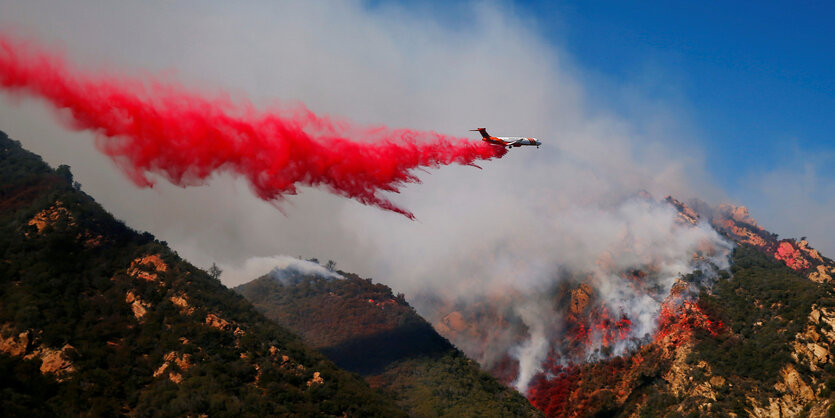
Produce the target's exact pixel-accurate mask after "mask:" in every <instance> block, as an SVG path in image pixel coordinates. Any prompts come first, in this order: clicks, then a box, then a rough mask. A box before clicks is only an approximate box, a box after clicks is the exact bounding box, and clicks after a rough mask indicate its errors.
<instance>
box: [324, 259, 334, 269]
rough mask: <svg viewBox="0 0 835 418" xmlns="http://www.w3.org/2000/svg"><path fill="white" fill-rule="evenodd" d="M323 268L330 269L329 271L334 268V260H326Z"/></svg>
mask: <svg viewBox="0 0 835 418" xmlns="http://www.w3.org/2000/svg"><path fill="white" fill-rule="evenodd" d="M325 268H326V269H328V270H330V271H334V270H336V261H333V260H328V263H327V264H325Z"/></svg>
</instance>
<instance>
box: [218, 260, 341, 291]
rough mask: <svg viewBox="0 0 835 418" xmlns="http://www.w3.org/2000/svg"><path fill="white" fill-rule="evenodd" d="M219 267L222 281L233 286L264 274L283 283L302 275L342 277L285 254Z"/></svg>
mask: <svg viewBox="0 0 835 418" xmlns="http://www.w3.org/2000/svg"><path fill="white" fill-rule="evenodd" d="M220 269H221V270H222V271H223V273H222V274H221V279H222V280H223V282H224V283H227V284H230V285H233V286H234V285H238V284H243V283H246V282H249V281H251V280H253V279H256V278H258V277H261V276H264V275H266V274H269V275H270V276H271V277H272V278H273V279H275V280H278V281H280V282H282V283H283V284H285V285H290V284H293V281H294V280H297V279H298V278H300V277H303V276H319V277H323V278H326V279H342V278H343V277H342V275H341V274H339V273H336V272H334V271H332V270H328V269H327V268H326V267H324V266H322V265H321V264H319V263H316V262H313V261H309V260H302V259H299V258H295V257H290V256H286V255H277V256H273V257H252V258H249V259H247V260H246V261H244V262H243V263H241V264H239V265H235V264H231V265H230V264H224V265H221V266H220Z"/></svg>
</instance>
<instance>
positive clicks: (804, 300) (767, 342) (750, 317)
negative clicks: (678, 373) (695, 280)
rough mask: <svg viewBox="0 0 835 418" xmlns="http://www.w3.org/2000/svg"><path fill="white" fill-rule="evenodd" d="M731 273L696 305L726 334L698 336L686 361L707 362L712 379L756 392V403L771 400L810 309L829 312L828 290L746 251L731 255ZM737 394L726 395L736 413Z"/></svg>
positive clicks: (822, 374)
mask: <svg viewBox="0 0 835 418" xmlns="http://www.w3.org/2000/svg"><path fill="white" fill-rule="evenodd" d="M731 273H732V276H731V277H729V278H727V279H724V280H720V281H718V282H717V283H716V284H715V285H714V286H713V288H712V290H711V292H709V293H708V292H707V291H704V292H702V294H701V296H700V299H699V303H700V306H702V308H703V310H704V311H705V312H706V313H708V315H710V316H712V317H715V318H718V319H720V320H722V321H723V322H724V323H725V324H727V325H728V327H729V329H728V332H723V333H719V334H716V335H711V334H709V333H705V332H701V333H700V334H699V335H697V337H698V341H699V342H698V344H697V345H696V349H695V350H694V351H693V353H692V354H691V359H690V360H691V361H694V362H695V361H699V360H704V361H707V362H708V363H709V364H710V365H711V366H712V368H713V371H714V373H715V374H717V375H720V376H724V377H727V378H731V379H734V380H736V381H738V382H739V383H738V385H741V386H742V387H743V388H747V389H749V390H751V391H753V390H754V389H755V388H756V391H754V392H756V393H758V394H759V395H760V397H767V396H774V395H776V392H775V390H774V388H773V386H774V384H775V383H776V382H777V381H778V380H779V377H780V376H779V373H780V369H781V368H783V367H784V366H785V365H786V364H790V363H792V364H793V362H792V358H791V351H792V349H791V346H790V344H791V342H792V341H794V339H795V336H796V335H797V333H799V332H801V331H803V329H804V328H805V327H806V325H807V323H808V321H809V320H808V317H809V313H810V312H811V311H812V307H813V305H817V306H824V307H832V306H835V298H833V294H832V286H831V285H824V284H818V283H815V282H812V281H810V280H809V279H808V278H806V277H803V276H801V275H800V274H798V273H797V272H795V271H794V270H791V269H790V268H788V267H786V266H785V264H784V263H781V262H780V261H777V260H775V259H774V258H772V257H768V256H767V255H766V254H764V253H763V252H761V251H758V250H757V249H756V248H753V247H750V246H741V247H739V248H737V249H736V250H735V251H734V254H733V257H732V267H731ZM820 326H826V324H823V323H821V325H820ZM803 372H804V373H805V374H809V373H811V372H810V371H809V370H803ZM833 372H835V370H832V369H831V366H830V369H829V370H824V371H821V372H819V373H815V375H816V377H817V378H819V379H823V380H824V381H825V380H827V378H828V377H831V375H832V374H833ZM742 392H743V391H742V390H737V391H733V393H731V392H729V393H728V394H727V395H728V398H730V399H731V400H732V402H731V403H730V404H731V405H730V406H733V407H734V408H736V409H739V405H740V404H741V403H744V396H743V395H744V393H742Z"/></svg>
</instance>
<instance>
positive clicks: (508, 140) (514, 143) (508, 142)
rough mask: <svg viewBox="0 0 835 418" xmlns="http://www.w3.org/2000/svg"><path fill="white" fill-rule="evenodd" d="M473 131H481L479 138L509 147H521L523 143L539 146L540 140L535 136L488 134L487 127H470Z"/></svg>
mask: <svg viewBox="0 0 835 418" xmlns="http://www.w3.org/2000/svg"><path fill="white" fill-rule="evenodd" d="M470 130H471V131H474V132H480V133H481V140H482V141H487V142H489V143H491V144H493V145H501V146H503V147H507V148H508V149H510V148H511V147H521V146H523V145H536V147H537V148H539V146H540V145H542V142H539V140H538V139H536V138H524V137H521V136H490V134H488V133H487V128H478V129H470Z"/></svg>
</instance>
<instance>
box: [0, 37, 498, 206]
mask: <svg viewBox="0 0 835 418" xmlns="http://www.w3.org/2000/svg"><path fill="white" fill-rule="evenodd" d="M0 87H2V88H3V89H5V90H7V91H10V92H13V93H16V94H23V95H29V96H34V97H39V98H41V99H44V100H45V101H46V102H47V103H49V104H50V105H52V106H53V107H54V108H56V109H59V110H65V111H67V114H68V115H69V116H70V118H69V122H70V123H69V125H70V127H71V128H72V129H75V130H91V131H93V132H95V133H96V134H97V136H98V137H97V141H96V145H97V146H98V148H99V149H100V150H101V151H102V152H103V153H105V154H106V155H108V156H109V157H110V158H112V159H113V160H114V161H115V162H116V164H117V165H118V166H119V167H120V168H121V169H122V170H124V172H125V173H126V174H127V175H128V176H129V177H130V178H131V180H133V181H134V182H135V183H136V184H137V185H138V186H140V187H150V186H153V181H152V180H151V179H149V178H148V173H156V174H159V175H162V176H163V177H164V178H166V179H168V180H169V181H170V182H172V183H173V184H176V185H179V186H189V185H194V184H200V183H202V182H203V181H204V180H205V179H206V178H207V177H209V176H211V175H212V174H213V173H215V172H232V173H235V174H238V175H241V176H243V177H245V178H246V179H247V180H248V181H249V183H250V184H251V185H252V188H253V190H254V191H255V193H256V194H257V195H258V197H260V198H261V199H264V200H266V201H270V202H277V201H279V200H281V199H282V198H283V197H284V196H286V195H293V194H296V193H297V189H296V188H297V187H298V186H299V185H303V186H324V187H326V188H327V189H328V190H330V191H331V192H333V193H335V194H338V195H341V196H346V197H350V198H353V199H356V200H358V201H359V202H361V203H364V204H366V205H374V206H377V207H380V208H382V209H386V210H390V211H394V212H396V213H400V214H402V215H405V216H407V217H409V218H410V219H414V215H412V213H411V212H409V211H407V210H406V209H403V208H401V207H398V206H397V205H395V204H394V203H392V202H391V201H389V200H388V199H386V198H384V197H381V196H380V192H398V191H399V188H400V187H401V186H402V185H403V184H404V183H411V182H417V181H418V179H417V177H416V176H415V175H414V174H413V172H414V170H415V169H418V168H422V167H438V166H441V165H447V164H452V163H458V164H465V165H474V162H476V161H478V160H489V159H492V158H500V157H502V156H503V155H504V154H505V152H506V150H505V149H504V148H503V147H497V146H492V145H489V144H485V143H482V142H481V141H478V142H472V141H468V140H467V139H464V138H457V137H450V136H446V135H441V134H438V133H435V132H423V131H415V130H407V129H397V130H393V129H388V128H385V127H371V128H369V127H358V126H354V125H352V124H350V123H347V122H342V121H335V120H332V119H330V118H329V117H327V116H318V115H316V114H314V113H312V112H310V111H309V110H307V109H305V108H303V107H300V108H298V109H295V110H293V111H283V112H259V111H257V110H255V109H254V108H253V106H252V105H251V104H249V103H243V104H240V103H233V102H232V101H231V100H230V99H229V98H228V97H224V98H218V99H207V98H204V97H201V96H199V95H197V94H194V93H192V92H189V91H186V90H185V89H184V88H183V87H180V86H178V85H175V84H170V83H163V82H160V81H155V80H153V79H152V80H136V79H125V78H114V77H111V76H102V75H91V74H88V73H84V72H79V71H75V70H73V69H71V68H70V67H69V66H68V65H67V64H66V63H65V62H64V61H63V60H62V59H60V58H59V57H56V56H54V55H52V54H49V53H45V52H43V51H42V50H41V49H40V48H38V47H37V46H36V45H34V44H32V43H24V42H20V41H18V40H16V39H13V38H11V37H9V36H8V35H4V34H2V33H0ZM357 139H362V140H363V142H360V141H357Z"/></svg>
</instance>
